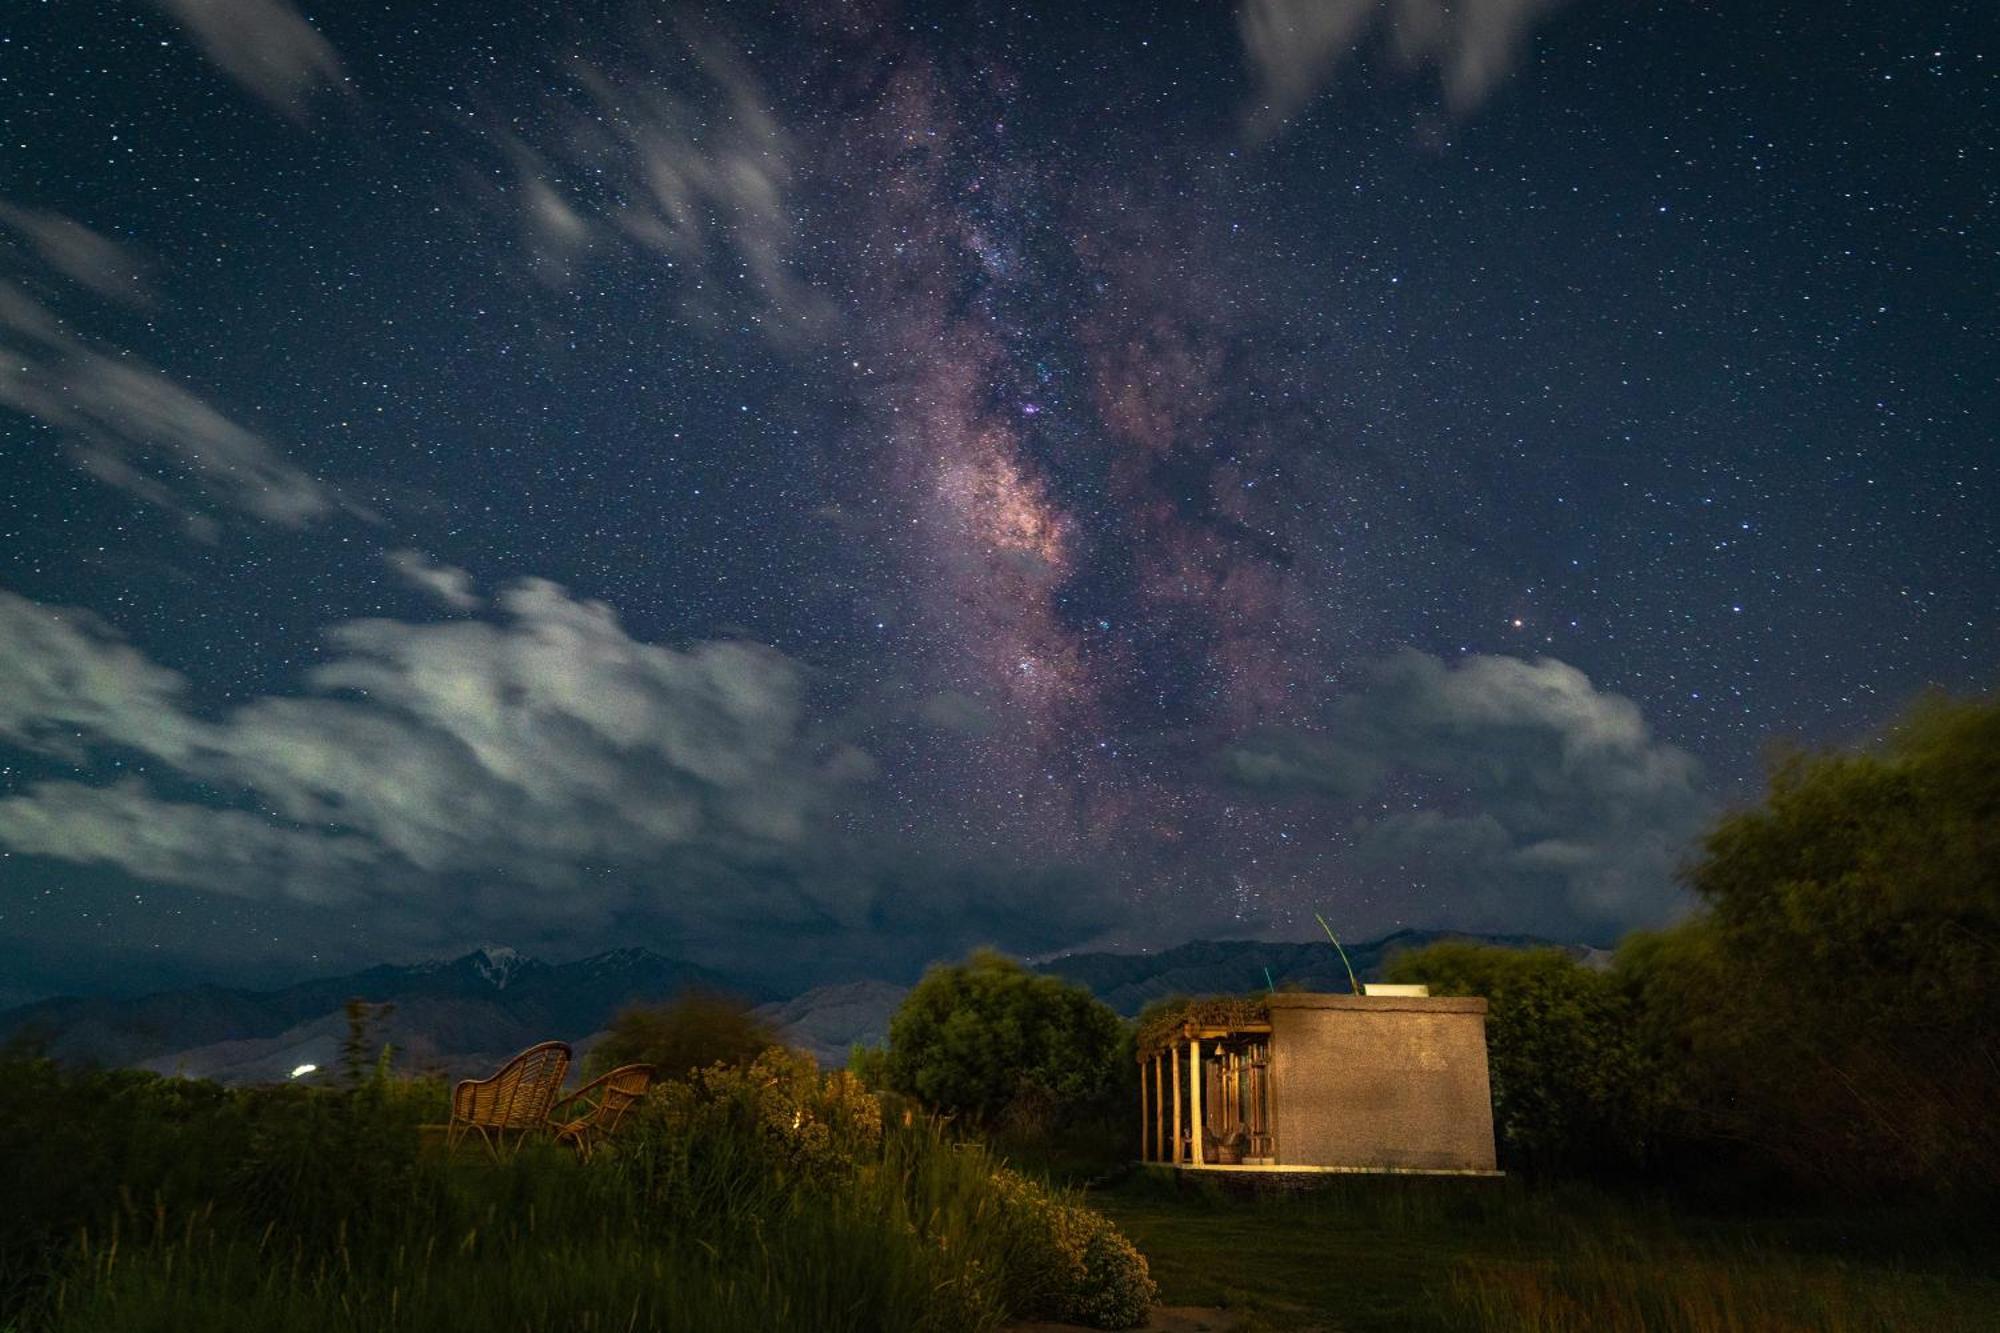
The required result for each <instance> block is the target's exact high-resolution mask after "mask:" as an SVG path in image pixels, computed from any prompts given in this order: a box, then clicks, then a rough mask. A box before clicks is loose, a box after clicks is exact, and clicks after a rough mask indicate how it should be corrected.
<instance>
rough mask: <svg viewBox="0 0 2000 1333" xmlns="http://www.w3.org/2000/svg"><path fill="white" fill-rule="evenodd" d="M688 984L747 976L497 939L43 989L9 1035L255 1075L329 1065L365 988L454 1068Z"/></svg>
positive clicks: (407, 1033)
mask: <svg viewBox="0 0 2000 1333" xmlns="http://www.w3.org/2000/svg"><path fill="white" fill-rule="evenodd" d="M689 987H706V988H710V989H718V990H738V989H740V988H739V987H737V986H735V985H734V984H733V983H732V982H731V981H729V980H728V979H726V978H724V977H722V976H720V975H719V974H717V973H715V972H711V971H709V970H708V969H706V968H702V967H697V966H695V965H694V964H691V963H684V962H681V961H679V960H677V959H672V958H667V957H664V956H662V955H660V954H656V953H653V952H651V951H650V950H647V949H636V948H627V949H617V950H613V951H611V952H609V953H601V954H596V955H593V956H592V957H589V958H582V959H578V960H577V961H575V962H570V963H545V962H542V961H541V960H539V959H535V958H527V957H523V956H522V955H520V954H517V953H516V952H515V951H514V950H512V949H506V948H501V947H497V946H489V947H487V948H483V949H475V950H474V951H473V952H471V953H468V954H462V955H460V956H459V957H457V958H450V959H437V960H433V961H430V962H424V963H416V964H412V965H409V966H396V965H386V964H385V965H383V966H379V967H371V968H368V969H366V970H365V971H361V972H356V973H352V974H350V975H348V976H340V977H324V978H319V979H316V980H313V981H305V982H301V983H299V984H298V985H295V986H287V987H284V988H282V989H279V990H271V991H253V990H243V989H235V988H230V987H224V986H195V987H191V988H188V989H185V990H171V991H160V992H158V993H155V994H152V995H142V996H138V997H136V998H132V999H112V998H91V999H53V1000H38V1001H36V1002H35V1003H33V1004H26V1005H22V1006H20V1007H19V1008H16V1009H10V1010H6V1011H4V1012H0V1041H4V1040H7V1039H11V1038H28V1039H31V1040H35V1041H39V1042H40V1043H42V1044H43V1045H44V1047H45V1049H47V1051H48V1052H49V1054H51V1055H53V1056H55V1057H57V1058H58V1059H62V1060H69V1061H77V1062H87V1063H92V1064H102V1065H137V1066H140V1067H143V1068H151V1069H157V1070H159V1071H160V1072H162V1073H175V1072H180V1073H186V1074H191V1075H198V1076H201V1077H207V1078H217V1079H221V1080H223V1081H225V1082H254V1081H258V1080H261V1079H265V1078H275V1077H283V1076H284V1075H285V1074H287V1073H289V1072H290V1070H292V1069H293V1068H295V1067H296V1066H298V1065H301V1064H318V1065H320V1066H322V1067H323V1068H325V1067H328V1066H329V1064H330V1061H331V1060H332V1059H333V1057H334V1055H335V1053H336V1052H337V1051H338V1049H339V1044H340V1040H341V1038H342V1037H343V1036H344V1035H345V1033H346V1012H345V1011H346V1005H347V1001H348V1000H350V999H353V998H357V997H358V998H361V999H365V1000H368V1001H371V1002H373V1003H377V1004H391V1005H394V1006H395V1008H394V1009H393V1010H392V1011H391V1012H390V1014H389V1016H388V1018H387V1020H386V1021H385V1022H384V1023H383V1024H382V1025H381V1028H380V1029H379V1031H378V1033H377V1034H376V1035H377V1037H378V1038H379V1039H380V1040H384V1041H389V1042H392V1043H394V1044H395V1045H396V1046H397V1047H398V1048H399V1049H401V1050H402V1051H403V1052H404V1055H405V1058H406V1060H407V1061H408V1062H411V1063H414V1064H417V1065H434V1066H436V1067H438V1068H442V1069H446V1070H451V1071H455V1070H458V1069H463V1068H470V1067H475V1066H477V1065H478V1064H479V1063H480V1062H481V1061H484V1060H486V1059H487V1058H488V1057H491V1056H494V1055H496V1054H497V1055H498V1056H500V1057H503V1058H504V1056H506V1055H507V1054H509V1053H511V1052H513V1051H515V1050H518V1049H520V1048H521V1047H523V1046H526V1045H528V1044H529V1043H531V1042H534V1041H539V1040H541V1039H543V1038H545V1037H551V1036H554V1037H563V1038H576V1037H582V1036H584V1035H586V1034H588V1033H591V1032H595V1031H597V1030H599V1029H600V1028H602V1027H603V1026H604V1025H605V1023H606V1022H607V1021H608V1020H609V1019H610V1017H611V1015H612V1014H613V1013H615V1012H617V1010H618V1009H619V1008H620V1007H622V1006H624V1005H626V1004H629V1003H631V1002H633V1001H638V1000H659V999H665V998H667V997H669V996H672V995H674V994H676V993H678V992H680V991H682V990H685V989H687V988H689ZM750 998H752V999H756V998H761V997H758V996H755V995H753V996H751V997H750Z"/></svg>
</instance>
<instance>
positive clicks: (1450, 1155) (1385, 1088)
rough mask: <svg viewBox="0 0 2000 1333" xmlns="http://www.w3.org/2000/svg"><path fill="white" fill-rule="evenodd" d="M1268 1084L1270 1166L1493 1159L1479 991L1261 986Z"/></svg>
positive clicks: (1453, 1164) (1462, 1165) (1454, 1166)
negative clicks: (1267, 1017) (1266, 1014)
mask: <svg viewBox="0 0 2000 1333" xmlns="http://www.w3.org/2000/svg"><path fill="white" fill-rule="evenodd" d="M1271 1085H1272V1113H1273V1114H1272V1120H1273V1122H1274V1123H1273V1125H1272V1129H1273V1131H1274V1134H1275V1149H1276V1156H1277V1160H1278V1162H1279V1163H1280V1164H1282V1165H1285V1166H1364V1167H1404V1168H1424V1169H1430V1170H1474V1171H1490V1170H1492V1169H1493V1166H1494V1158H1493V1091H1492V1087H1491V1085H1490V1084H1489V1083H1488V1082H1487V1073H1486V1001H1484V1000H1480V999H1456V998H1445V997H1435V998H1430V999H1415V998H1403V997H1387V996H1367V995H1305V994H1284V993H1280V994H1276V995H1273V996H1272V997H1271Z"/></svg>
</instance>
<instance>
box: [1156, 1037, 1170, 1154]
mask: <svg viewBox="0 0 2000 1333" xmlns="http://www.w3.org/2000/svg"><path fill="white" fill-rule="evenodd" d="M1153 1160H1154V1161H1156V1162H1164V1161H1166V1160H1167V1057H1166V1055H1165V1053H1164V1052H1155V1053H1154V1055H1153Z"/></svg>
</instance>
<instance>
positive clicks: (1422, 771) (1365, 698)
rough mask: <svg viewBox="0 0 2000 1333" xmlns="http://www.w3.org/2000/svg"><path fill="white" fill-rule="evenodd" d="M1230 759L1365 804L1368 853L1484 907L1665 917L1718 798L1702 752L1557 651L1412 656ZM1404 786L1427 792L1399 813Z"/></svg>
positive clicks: (1588, 918) (1264, 777) (1612, 918)
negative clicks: (1392, 804) (1395, 798)
mask: <svg viewBox="0 0 2000 1333" xmlns="http://www.w3.org/2000/svg"><path fill="white" fill-rule="evenodd" d="M1224 763H1225V767H1226V769H1227V772H1228V773H1229V775H1230V777H1231V778H1232V779H1233V780H1234V781H1236V782H1237V783H1240V784H1242V785H1243V786H1246V787H1251V788H1258V789H1263V790H1265V791H1267V792H1270V793H1272V794H1274V795H1276V794H1292V795H1300V794H1305V795H1310V796H1314V797H1319V798H1324V799H1326V800H1329V801H1331V802H1334V803H1335V804H1336V806H1337V807H1339V808H1349V809H1351V812H1352V818H1353V832H1354V844H1355V853H1356V855H1357V857H1358V859H1359V860H1360V861H1361V862H1363V863H1364V864H1367V865H1372V866H1375V867H1378V868H1394V870H1395V872H1396V873H1404V872H1407V873H1411V874H1419V875H1423V876H1425V877H1427V878H1429V879H1430V880H1431V881H1432V882H1434V883H1440V884H1445V885H1449V886H1450V887H1449V889H1448V892H1449V893H1450V894H1451V895H1452V896H1453V897H1454V898H1455V899H1456V900H1457V902H1458V905H1459V906H1460V907H1461V908H1463V909H1465V912H1464V915H1466V916H1469V917H1475V918H1476V917H1477V916H1479V915H1480V914H1481V913H1482V910H1490V909H1491V908H1492V907H1493V906H1496V905H1499V904H1505V905H1506V907H1507V910H1508V912H1509V913H1510V914H1511V915H1512V917H1513V919H1515V920H1535V921H1552V920H1554V921H1565V920H1566V921H1571V922H1576V923H1580V924H1582V925H1585V926H1590V925H1596V926H1599V927H1602V926H1606V925H1611V924H1629V923H1630V922H1632V921H1635V920H1649V919H1657V918H1659V917H1661V916H1662V915H1664V914H1666V913H1668V912H1670V911H1671V910H1672V909H1673V908H1674V906H1675V905H1676V902H1677V897H1676V891H1675V889H1674V888H1673V872H1674V869H1675V867H1676V865H1677V863H1678V861H1679V859H1680V858H1681V857H1682V856H1683V855H1685V854H1686V851H1687V848H1688V846H1689V840H1690V838H1691V837H1692V835H1693V834H1694V832H1695V831H1696V830H1697V829H1699V828H1700V826H1701V824H1702V823H1703V821H1704V820H1705V819H1706V818H1707V816H1708V815H1709V813H1710V811H1711V806H1710V802H1709V798H1708V797H1707V795H1706V793H1705V791H1704V788H1703V783H1702V773H1701V767H1700V765H1699V764H1698V763H1697V762H1696V761H1695V759H1694V758H1693V757H1692V756H1691V755H1689V754H1687V753H1686V752H1685V751H1683V750H1680V749H1678V748H1676V747H1675V746H1672V745H1669V744H1667V743H1665V742H1663V741H1661V740H1659V739H1658V738H1656V737H1655V736H1653V734H1652V732H1651V730H1650V728H1648V726H1647V725H1646V721H1645V719H1644V717H1642V716H1641V714H1640V712H1639V708H1638V706H1637V705H1636V704H1634V703H1633V702H1632V701H1631V700H1630V699H1627V698H1624V697H1623V696H1620V695H1617V694H1610V693H1607V692H1605V691H1602V690H1600V689H1598V688H1597V687H1596V686H1595V685H1593V684H1592V683H1591V681H1590V679H1589V677H1587V676H1585V675H1584V674H1583V673H1582V672H1581V671H1578V670H1577V669H1576V668H1575V667H1572V666H1570V665H1568V664H1566V663H1564V662H1560V661H1557V660H1556V659H1554V658H1542V659H1539V660H1537V661H1533V662H1530V661H1524V660H1522V659H1520V658H1514V657H1500V656H1486V655H1471V656H1467V657H1465V658H1462V659H1460V660H1459V661H1458V662H1456V663H1451V662H1446V661H1444V660H1442V659H1440V658H1437V657H1432V656H1430V655H1428V654H1424V653H1419V652H1415V651H1405V652H1402V653H1398V654H1396V655H1394V656H1392V657H1390V658H1388V659H1386V660H1384V661H1382V662H1379V663H1377V664H1376V665H1375V667H1374V668H1373V669H1372V670H1371V671H1370V672H1369V673H1368V675H1367V677H1366V679H1365V680H1364V682H1363V684H1362V685H1361V687H1360V688H1359V689H1357V690H1354V691H1351V692H1349V693H1347V694H1345V695H1343V696H1341V697H1340V698H1339V699H1338V701H1337V702H1335V703H1334V704H1332V705H1331V706H1330V707H1329V708H1328V709H1327V710H1326V713H1325V715H1324V717H1323V718H1322V721H1321V725H1320V726H1318V727H1315V728H1313V729H1311V730H1286V731H1277V730H1273V731H1265V732H1261V733H1258V734H1255V735H1252V736H1249V737H1246V738H1244V739H1243V740H1242V741H1241V742H1240V743H1239V744H1237V745H1236V746H1235V747H1233V748H1232V749H1230V750H1229V751H1228V752H1227V754H1226V755H1225V759H1224ZM1392 787H1394V788H1395V790H1396V791H1397V792H1398V794H1401V795H1403V796H1405V797H1406V798H1408V797H1411V796H1412V795H1413V794H1414V796H1415V798H1416V799H1405V800H1403V801H1401V802H1399V803H1398V804H1400V805H1401V806H1402V808H1401V809H1395V810H1390V809H1388V808H1387V804H1388V803H1386V802H1383V801H1381V800H1380V799H1378V798H1379V797H1380V796H1381V795H1382V794H1383V793H1384V792H1385V791H1386V790H1389V789H1390V788H1392Z"/></svg>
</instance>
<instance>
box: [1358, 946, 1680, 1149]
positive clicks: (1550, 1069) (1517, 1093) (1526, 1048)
mask: <svg viewBox="0 0 2000 1333" xmlns="http://www.w3.org/2000/svg"><path fill="white" fill-rule="evenodd" d="M1386 973H1387V976H1388V979H1389V980H1391V981H1398V982H1418V983H1422V984H1425V985H1428V986H1429V987H1430V988H1431V990H1432V992H1433V993H1435V994H1439V995H1478V996H1483V997H1484V998H1485V999H1486V1001H1487V1003H1488V1004H1489V1006H1490V1008H1489V1010H1488V1014H1487V1021H1486V1041H1487V1052H1488V1058H1487V1067H1488V1069H1489V1071H1490V1073H1491V1076H1492V1083H1493V1122H1494V1131H1495V1136H1496V1138H1498V1140H1499V1147H1500V1154H1501V1158H1502V1160H1503V1161H1506V1162H1508V1163H1509V1164H1510V1165H1515V1166H1526V1167H1531V1168H1536V1169H1542V1170H1570V1171H1574V1170H1582V1169H1585V1168H1594V1167H1601V1166H1605V1165H1614V1164H1616V1165H1630V1164H1634V1163H1637V1162H1639V1161H1640V1160H1642V1159H1643V1158H1644V1157H1645V1155H1646V1153H1647V1151H1648V1149H1649V1147H1650V1145H1651V1140H1652V1135H1653V1130H1654V1126H1655V1121H1656V1120H1657V1098H1658V1087H1659V1080H1660V1072H1659V1069H1658V1066H1657V1062H1656V1059H1655V1057H1654V1054H1653V1053H1652V1052H1651V1051H1649V1050H1648V1049H1647V1048H1646V1046H1645V1045H1644V1044H1643V1043H1642V1041H1641V1038H1640V1034H1639V1031H1638V1028H1637V1026H1636V1025H1635V1022H1634V1013H1633V1007H1632V1004H1631V1002H1630V999H1629V997H1628V996H1627V995H1626V994H1625V993H1624V991H1623V990H1622V989H1621V988H1620V987H1619V985H1618V984H1617V982H1616V980H1615V979H1614V978H1613V977H1611V976H1609V975H1607V974H1606V973H1603V972H1597V971H1592V970H1591V969H1590V968H1587V967H1584V966H1583V965H1582V964H1580V963H1578V962H1577V961H1575V960H1574V959H1572V958H1571V957H1570V956H1569V955H1568V954H1566V953H1564V952H1563V951H1562V950H1561V949H1506V948H1499V947H1496V946H1493V945H1484V944H1470V943H1462V942H1452V941H1446V942H1443V943H1438V944H1433V945H1430V946H1428V947H1426V948H1423V949H1417V950H1413V951H1411V952H1409V953H1404V954H1400V955H1398V956H1397V957H1395V958H1394V959H1392V960H1391V961H1390V963H1389V965H1388V967H1387V969H1386Z"/></svg>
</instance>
